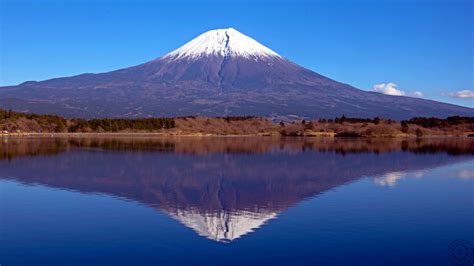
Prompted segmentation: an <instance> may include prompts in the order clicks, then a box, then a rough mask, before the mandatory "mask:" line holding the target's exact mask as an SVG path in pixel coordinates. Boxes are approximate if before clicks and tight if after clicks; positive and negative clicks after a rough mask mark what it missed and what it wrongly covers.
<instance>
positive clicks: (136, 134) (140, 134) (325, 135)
mask: <svg viewBox="0 0 474 266" xmlns="http://www.w3.org/2000/svg"><path fill="white" fill-rule="evenodd" d="M318 133H319V132H318ZM471 135H473V133H472V132H466V133H464V134H462V135H424V136H415V135H411V134H399V135H376V136H361V137H343V136H336V134H335V133H329V132H325V133H322V134H311V133H310V134H305V135H300V136H285V135H281V134H272V133H259V134H212V133H189V134H183V133H169V132H50V133H36V132H22V133H0V137H267V138H340V139H380V138H410V139H411V138H444V137H446V138H470V137H471Z"/></svg>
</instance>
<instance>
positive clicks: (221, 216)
mask: <svg viewBox="0 0 474 266" xmlns="http://www.w3.org/2000/svg"><path fill="white" fill-rule="evenodd" d="M168 214H169V215H170V216H171V217H173V218H174V219H176V220H178V221H179V222H180V223H182V224H184V225H185V226H187V227H189V228H191V229H193V230H194V231H195V232H196V233H197V234H198V235H200V236H203V237H206V238H208V239H210V240H214V241H219V242H231V241H233V240H236V239H238V238H240V237H242V236H244V235H246V234H248V233H251V232H253V231H255V230H256V229H258V228H260V227H261V226H263V225H264V224H265V223H267V222H268V221H269V220H271V219H275V218H276V217H277V215H278V213H276V212H271V211H265V210H263V211H262V212H250V211H238V212H227V211H224V210H222V211H220V212H209V213H203V212H200V211H198V210H184V209H183V210H179V209H177V210H176V211H175V212H168Z"/></svg>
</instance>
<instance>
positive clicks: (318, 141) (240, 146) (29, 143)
mask: <svg viewBox="0 0 474 266" xmlns="http://www.w3.org/2000/svg"><path fill="white" fill-rule="evenodd" d="M74 148H81V149H103V150H111V151H125V150H126V151H151V152H163V153H166V152H175V153H184V154H210V153H249V154H251V153H256V154H258V153H266V152H271V151H286V152H292V153H295V152H301V151H319V152H335V153H338V154H350V153H385V152H392V151H399V150H402V151H408V152H413V153H418V154H425V153H447V154H450V155H462V154H474V139H469V138H434V139H399V138H374V139H355V140H349V139H338V138H304V139H298V138H286V139H284V138H271V137H235V138H232V137H202V138H193V137H176V138H150V137H141V138H117V137H115V138H113V137H100V138H34V139H33V138H5V139H3V141H2V142H0V151H1V152H0V160H5V159H8V160H11V159H14V158H16V157H20V156H36V155H54V154H58V153H62V152H65V151H67V150H70V149H74Z"/></svg>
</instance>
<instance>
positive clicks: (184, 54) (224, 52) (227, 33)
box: [164, 28, 281, 59]
mask: <svg viewBox="0 0 474 266" xmlns="http://www.w3.org/2000/svg"><path fill="white" fill-rule="evenodd" d="M209 55H218V56H236V57H239V56H240V57H245V58H262V57H278V58H281V56H280V55H279V54H277V53H275V52H274V51H272V50H271V49H269V48H267V47H265V46H263V45H262V44H260V43H259V42H257V41H256V40H254V39H252V38H250V37H248V36H246V35H244V34H242V33H240V32H238V31H237V30H235V29H234V28H228V29H217V30H211V31H208V32H205V33H203V34H201V35H199V36H198V37H196V38H195V39H193V40H191V41H190V42H188V43H186V44H185V45H183V46H181V47H180V48H178V49H176V50H174V51H172V52H170V53H168V54H166V55H165V56H164V58H173V59H180V58H191V59H196V58H199V57H202V56H209Z"/></svg>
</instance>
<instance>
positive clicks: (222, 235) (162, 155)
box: [0, 137, 474, 266]
mask: <svg viewBox="0 0 474 266" xmlns="http://www.w3.org/2000/svg"><path fill="white" fill-rule="evenodd" d="M0 142H1V144H0V264H1V265H2V266H10V265H454V264H452V262H451V261H450V259H449V256H448V255H449V254H448V253H449V252H448V246H449V244H450V243H452V241H454V240H456V239H462V240H465V241H467V242H468V243H471V244H474V230H473V228H474V140H473V139H462V138H457V139H424V140H415V139H413V140H397V139H379V140H341V139H321V138H313V139H286V140H285V139H273V138H256V137H249V138H175V139H173V138H166V139H159V138H133V139H130V138H128V139H127V138H97V139H93V138H71V139H68V138H3V139H0ZM455 255H456V254H455ZM459 255H460V254H457V256H459ZM461 255H462V254H461ZM469 263H470V264H469ZM472 263H473V261H472V260H471V261H470V262H467V263H466V264H465V265H472Z"/></svg>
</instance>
